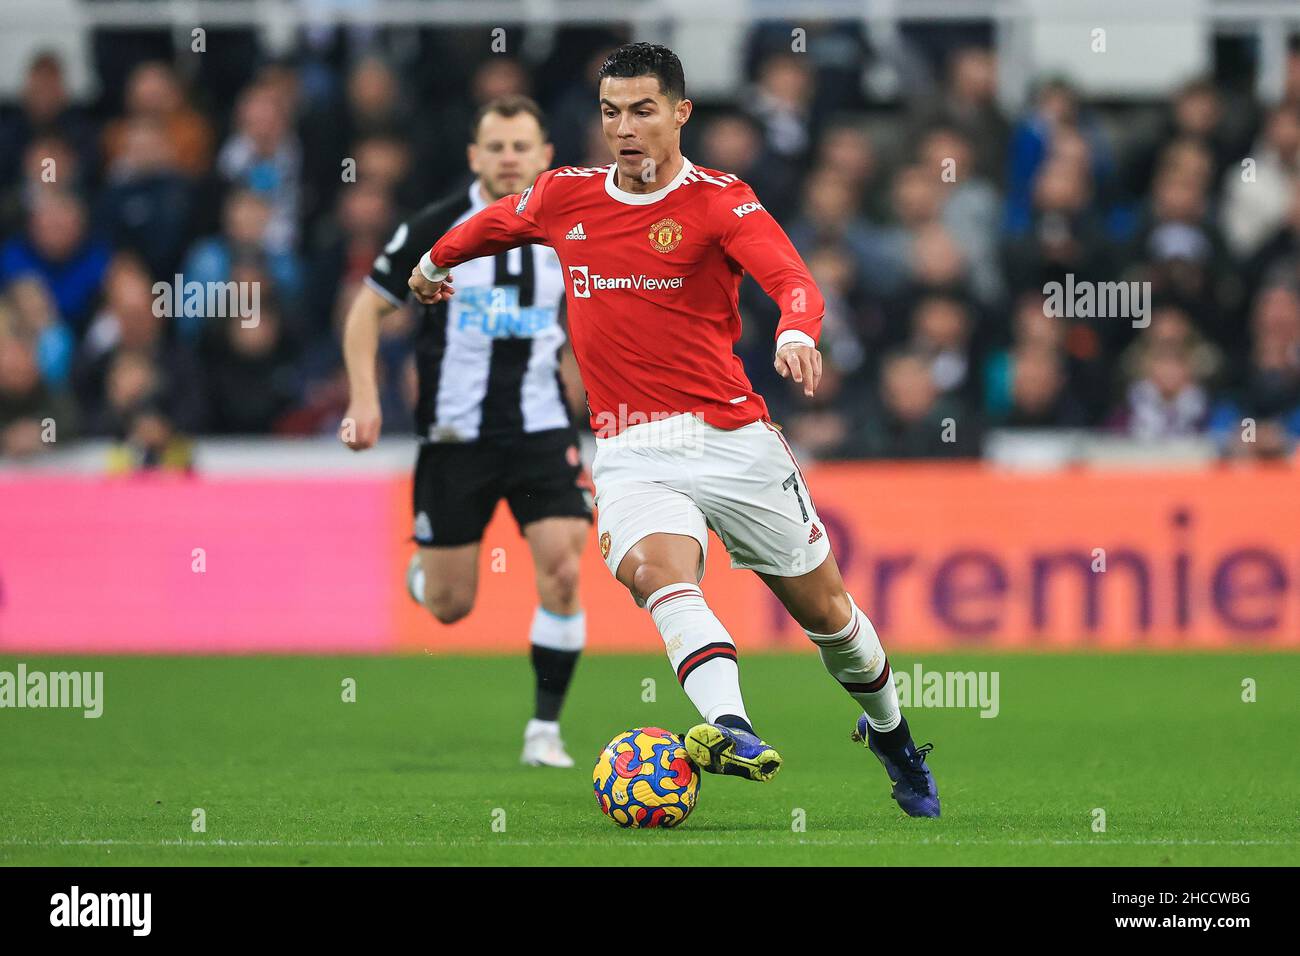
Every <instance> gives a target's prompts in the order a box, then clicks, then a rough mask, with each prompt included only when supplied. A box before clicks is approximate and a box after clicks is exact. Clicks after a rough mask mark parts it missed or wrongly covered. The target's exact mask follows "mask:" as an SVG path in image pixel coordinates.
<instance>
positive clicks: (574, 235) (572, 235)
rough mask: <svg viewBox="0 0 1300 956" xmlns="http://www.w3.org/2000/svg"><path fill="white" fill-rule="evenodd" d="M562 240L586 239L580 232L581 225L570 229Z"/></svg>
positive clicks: (584, 234)
mask: <svg viewBox="0 0 1300 956" xmlns="http://www.w3.org/2000/svg"><path fill="white" fill-rule="evenodd" d="M564 238H565V239H586V238H587V234H586V233H585V232H583V231H582V223H578V224H577V225H576V226H574V227H573V228H572V229H570V230H569V234H568V235H567V236H565V237H564Z"/></svg>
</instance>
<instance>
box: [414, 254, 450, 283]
mask: <svg viewBox="0 0 1300 956" xmlns="http://www.w3.org/2000/svg"><path fill="white" fill-rule="evenodd" d="M407 261H408V262H409V261H410V260H409V259H408V260H407ZM450 274H451V270H450V269H439V268H438V267H437V266H435V265H434V264H433V260H432V259H430V258H429V253H427V252H426V253H425V254H424V255H423V256H421V257H420V275H422V276H424V277H425V278H426V279H428V280H429V281H430V282H441V281H442V280H443V279H445V278H447V276H448V275H450Z"/></svg>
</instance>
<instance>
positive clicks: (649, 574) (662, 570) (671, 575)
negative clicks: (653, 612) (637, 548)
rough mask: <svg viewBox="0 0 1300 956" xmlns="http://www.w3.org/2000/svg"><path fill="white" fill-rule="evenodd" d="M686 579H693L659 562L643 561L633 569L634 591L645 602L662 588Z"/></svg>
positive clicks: (638, 598)
mask: <svg viewBox="0 0 1300 956" xmlns="http://www.w3.org/2000/svg"><path fill="white" fill-rule="evenodd" d="M686 580H692V579H690V578H688V577H687V576H686V575H684V574H682V573H681V572H680V571H676V570H674V569H672V568H669V567H666V566H665V565H663V564H660V563H658V562H655V561H642V562H641V563H640V564H638V565H637V566H636V567H635V568H634V569H633V571H632V593H633V594H634V595H635V596H636V598H637V600H639V601H642V602H644V601H646V600H647V599H648V598H649V597H650V595H652V594H654V593H655V592H656V591H658V590H659V589H660V588H662V587H667V586H668V585H670V584H676V583H678V582H679V581H686Z"/></svg>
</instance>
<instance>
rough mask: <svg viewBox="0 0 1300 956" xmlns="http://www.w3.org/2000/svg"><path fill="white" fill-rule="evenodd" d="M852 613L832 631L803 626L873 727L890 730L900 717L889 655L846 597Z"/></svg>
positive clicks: (833, 675) (864, 618) (830, 668)
mask: <svg viewBox="0 0 1300 956" xmlns="http://www.w3.org/2000/svg"><path fill="white" fill-rule="evenodd" d="M849 605H850V607H851V608H852V609H853V614H852V615H851V616H850V617H849V623H847V624H845V625H844V627H842V628H841V629H840V630H838V631H836V632H835V633H834V634H814V633H813V632H812V631H809V630H806V629H805V630H804V633H805V634H807V635H808V639H809V640H810V641H812V642H813V643H814V644H816V645H817V650H818V651H820V652H821V655H822V664H824V665H825V666H826V671H827V673H829V674H830V675H831V676H832V677H834V678H835V679H836V680H837V681H839V682H840V685H841V686H842V687H843V688H844V689H845V690H846V691H848V692H849V696H851V697H852V698H853V699H854V700H856V701H857V702H858V703H859V704H861V705H862V709H863V710H864V711H866V714H867V723H868V724H870V725H871V727H872V729H873V730H878V731H887V730H893V729H894V728H895V727H897V726H898V722H899V721H900V720H902V716H903V715H902V712H901V711H900V710H899V709H898V688H897V687H895V686H894V679H893V675H892V674H891V673H890V670H889V658H887V657H886V656H885V649H884V647H882V646H881V644H880V637H879V636H878V635H877V634H876V629H875V628H874V627H872V626H871V621H870V620H869V619H868V618H867V616H866V615H865V614H863V613H862V611H861V610H860V609H859V608H858V606H857V605H856V604H854V603H853V598H852V597H850V598H849Z"/></svg>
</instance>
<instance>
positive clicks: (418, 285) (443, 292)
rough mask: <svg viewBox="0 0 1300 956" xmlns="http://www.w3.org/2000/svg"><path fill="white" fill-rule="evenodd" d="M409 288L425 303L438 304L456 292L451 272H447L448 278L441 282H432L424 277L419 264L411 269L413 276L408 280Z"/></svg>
mask: <svg viewBox="0 0 1300 956" xmlns="http://www.w3.org/2000/svg"><path fill="white" fill-rule="evenodd" d="M406 285H407V288H409V289H410V290H411V291H412V292H413V293H415V297H416V298H417V299H418V300H419V301H420V302H423V303H424V304H425V305H437V304H438V303H439V302H441V301H443V300H444V299H450V298H451V297H452V296H453V295H455V294H456V290H455V289H453V288H452V287H451V273H450V272H449V273H447V278H445V279H443V280H442V281H441V282H430V281H429V280H428V279H426V278H425V277H424V273H423V272H421V271H420V267H419V266H418V265H417V266H416V267H415V268H414V269H412V270H411V278H410V279H408V280H407V283H406Z"/></svg>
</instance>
